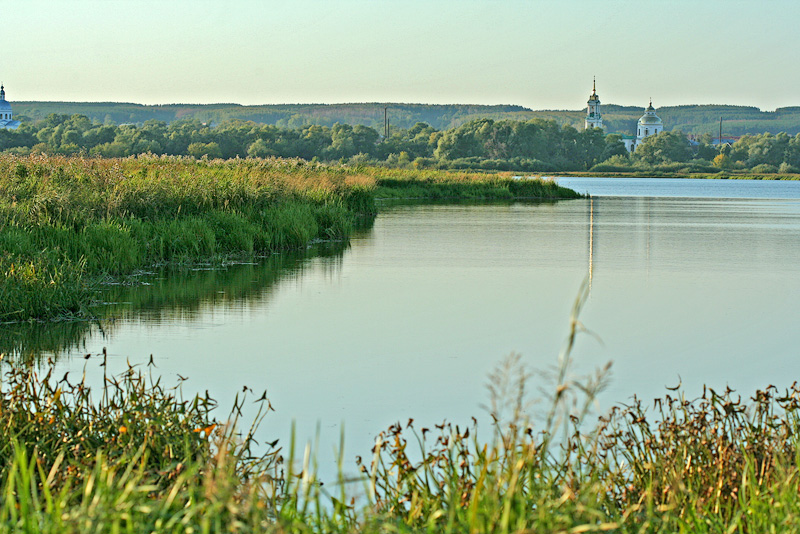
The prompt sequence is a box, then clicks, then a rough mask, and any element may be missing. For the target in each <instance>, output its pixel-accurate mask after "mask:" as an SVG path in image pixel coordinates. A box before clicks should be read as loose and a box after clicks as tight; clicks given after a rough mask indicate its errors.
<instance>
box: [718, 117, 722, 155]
mask: <svg viewBox="0 0 800 534" xmlns="http://www.w3.org/2000/svg"><path fill="white" fill-rule="evenodd" d="M719 148H722V117H720V118H719Z"/></svg>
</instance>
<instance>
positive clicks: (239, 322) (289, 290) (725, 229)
mask: <svg viewBox="0 0 800 534" xmlns="http://www.w3.org/2000/svg"><path fill="white" fill-rule="evenodd" d="M558 181H559V182H560V183H563V184H564V185H567V186H569V187H573V188H575V189H577V190H578V191H581V192H589V193H591V194H592V195H595V196H594V197H593V198H592V199H584V200H572V201H562V202H557V203H544V204H536V203H513V204H483V205H475V204H456V205H431V204H427V205H413V206H402V205H401V206H393V207H386V208H385V209H383V210H382V211H381V213H380V215H379V216H378V217H377V219H376V220H375V224H374V226H373V227H372V228H371V229H369V230H367V231H364V232H362V233H360V234H359V235H357V236H355V237H354V238H353V239H352V240H351V242H350V244H349V246H347V247H339V248H336V247H332V248H329V249H328V250H325V251H324V252H323V253H322V254H321V255H314V254H302V255H291V256H290V255H283V256H274V257H273V258H271V259H270V260H269V261H266V262H263V263H261V264H259V265H238V266H231V267H230V268H228V269H226V270H223V271H193V272H191V273H190V274H189V275H181V276H168V275H163V274H162V275H155V276H152V277H150V278H149V281H150V283H151V284H152V285H150V286H146V287H140V288H136V289H134V290H132V291H129V292H127V293H125V292H123V293H121V294H119V295H117V296H115V297H114V299H117V300H121V301H122V302H121V303H119V304H118V305H117V306H116V308H115V310H116V311H115V314H116V316H117V320H115V321H114V322H107V323H104V325H103V329H102V331H101V329H99V328H97V327H91V328H87V327H85V326H83V327H79V328H78V331H75V327H72V330H70V331H69V333H67V334H64V335H65V336H66V338H65V339H66V341H64V342H63V345H65V346H64V347H62V348H61V349H60V351H59V352H60V356H59V363H58V365H59V366H60V367H61V368H63V369H69V370H74V371H76V372H77V371H79V370H80V369H81V367H82V366H83V365H84V363H85V360H84V359H83V358H82V356H83V355H84V354H86V353H94V354H96V353H99V352H101V351H102V349H103V347H107V349H108V352H109V361H110V365H111V366H113V368H114V369H115V370H117V371H121V370H122V369H124V367H125V365H126V361H130V362H131V363H139V364H144V363H146V362H147V361H148V359H149V356H150V354H153V356H154V358H155V361H156V363H157V365H158V368H157V372H159V373H161V374H162V375H163V376H164V377H165V379H166V380H167V381H170V380H175V379H176V378H177V374H178V373H180V374H181V375H184V376H188V377H189V380H188V381H187V382H186V383H185V384H184V386H183V388H184V391H185V392H187V393H192V392H194V391H204V390H206V389H207V390H209V392H210V393H211V394H212V396H215V397H217V398H218V399H219V400H220V402H221V405H222V406H223V407H224V406H228V405H230V402H231V401H232V399H233V395H234V394H235V393H236V392H237V391H240V390H241V388H242V386H243V385H247V386H250V387H251V388H253V389H254V390H256V391H257V393H258V394H260V392H261V391H262V390H264V389H267V390H268V392H269V397H270V399H271V400H272V403H273V405H274V407H275V408H276V410H277V411H276V412H275V413H273V414H271V415H270V416H269V417H268V419H267V421H266V422H265V425H264V427H263V428H262V432H263V434H264V435H263V436H262V437H264V438H265V439H272V437H274V436H278V437H280V438H281V439H282V442H284V443H285V442H286V439H287V437H288V435H289V429H290V427H291V422H292V421H295V422H296V425H297V434H298V436H299V437H300V439H301V441H304V440H305V439H307V438H309V437H312V436H314V434H315V431H316V430H315V429H316V427H317V425H319V427H320V430H319V432H320V442H321V444H322V445H321V455H320V456H321V460H322V461H323V463H324V462H325V461H327V460H328V458H326V454H327V453H328V451H331V450H332V449H333V447H334V444H335V443H337V442H338V437H339V432H340V428H341V425H342V423H344V428H345V435H346V443H347V446H346V454H347V456H346V457H347V458H348V459H349V458H352V457H353V456H354V455H356V454H365V453H367V452H368V450H369V447H370V443H371V441H372V439H373V437H374V436H375V434H376V433H377V432H379V431H380V430H382V429H384V428H385V427H386V426H387V425H389V424H391V423H393V422H396V421H405V420H406V419H407V418H409V417H414V418H415V419H416V420H417V421H418V422H419V423H420V424H428V425H430V424H433V423H437V422H441V421H442V420H443V419H445V418H446V419H448V420H450V421H454V422H457V423H462V422H467V421H469V418H470V416H472V415H477V416H479V417H480V416H483V417H481V419H485V413H486V412H485V410H484V409H483V408H481V405H482V404H484V403H487V402H488V400H489V399H488V395H487V392H486V387H485V386H486V382H487V375H488V373H489V372H490V371H491V370H492V369H493V368H494V367H495V366H496V365H497V364H498V362H500V361H502V360H503V358H504V357H506V356H507V355H509V354H511V353H519V354H521V355H522V359H523V362H524V363H525V364H526V365H528V366H529V367H530V368H531V369H537V370H547V369H550V368H551V367H552V366H553V365H554V364H555V362H556V358H557V355H558V352H559V350H560V348H561V346H562V344H563V341H564V339H565V336H566V334H567V330H568V324H569V315H570V308H571V306H572V303H573V301H574V299H575V297H576V295H577V292H578V289H579V287H580V285H581V283H582V281H583V280H584V279H585V278H586V277H587V276H590V277H591V294H590V297H589V299H588V302H587V303H586V305H585V307H584V309H583V311H582V313H581V316H580V319H581V321H582V322H583V323H584V324H585V326H586V327H587V328H588V329H589V330H591V331H592V332H593V333H594V334H596V336H597V338H599V340H598V339H597V338H595V337H593V336H591V335H588V334H584V335H581V336H580V337H579V338H578V343H577V345H576V347H575V350H574V352H573V355H574V357H575V373H576V374H578V375H580V374H583V373H589V372H591V371H592V370H594V369H595V368H597V367H600V366H602V365H604V364H605V363H606V362H608V361H613V368H612V369H613V374H612V379H611V383H610V386H609V387H608V389H607V390H606V391H605V392H604V393H603V394H602V395H601V396H600V398H599V409H600V410H604V409H607V408H608V407H610V406H612V405H613V404H615V403H618V402H627V401H628V400H629V399H630V397H631V396H632V395H634V394H638V395H640V396H643V397H645V398H652V397H655V396H658V395H662V394H664V393H665V392H666V390H665V389H664V388H665V386H675V385H677V384H678V383H679V381H680V382H682V384H683V387H684V389H685V391H686V393H687V395H688V396H696V395H698V394H699V393H700V392H701V390H702V385H703V384H707V385H709V386H711V387H715V388H724V387H725V386H726V385H729V386H731V387H733V388H735V389H737V390H739V391H741V392H742V393H743V394H747V395H750V394H752V393H753V392H754V391H755V389H756V388H763V387H765V386H767V385H769V384H774V385H776V386H778V387H786V386H789V385H790V384H791V383H792V382H794V381H795V380H796V379H797V378H798V377H800V358H799V357H798V347H800V328H798V326H797V322H798V318H799V316H798V297H800V277H799V276H798V266H799V265H800V182H743V181H711V180H654V179H649V180H645V179H598V178H569V179H559V180H558ZM111 294H113V292H112V293H110V295H111ZM81 328H82V330H81ZM26 335H30V334H26ZM36 336H37V337H36V339H37V340H39V341H40V342H41V343H42V346H47V344H48V343H54V342H53V341H52V340H51V339H50V337H48V336H47V335H43V334H41V333H37V334H36ZM56 337H57V336H56ZM88 362H89V363H88V367H87V369H88V373H89V375H90V377H91V376H93V375H94V376H96V375H97V373H98V371H99V368H98V367H97V363H99V360H97V359H96V358H91V359H90V360H88ZM547 384H548V382H547V380H546V378H542V379H539V380H538V381H537V382H536V383H535V385H534V387H533V389H534V390H535V389H536V387H537V386H543V387H546V386H547ZM225 413H227V412H225ZM219 415H220V416H224V414H223V413H222V412H221V413H220V414H219ZM487 433H488V428H487Z"/></svg>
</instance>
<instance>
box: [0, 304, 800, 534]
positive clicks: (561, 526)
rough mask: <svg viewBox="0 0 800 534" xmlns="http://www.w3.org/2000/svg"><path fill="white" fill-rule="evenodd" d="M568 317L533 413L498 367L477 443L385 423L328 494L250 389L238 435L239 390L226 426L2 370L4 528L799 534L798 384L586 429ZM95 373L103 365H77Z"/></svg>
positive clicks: (153, 395) (455, 429)
mask: <svg viewBox="0 0 800 534" xmlns="http://www.w3.org/2000/svg"><path fill="white" fill-rule="evenodd" d="M586 296H587V293H586V292H584V293H583V296H582V298H581V299H580V300H579V301H578V302H577V303H576V309H579V307H580V305H581V303H582V302H583V301H584V300H585V297H586ZM576 316H577V314H573V320H572V328H571V332H570V335H569V337H568V341H567V343H566V347H565V350H564V352H563V353H562V354H561V356H560V358H559V366H558V372H557V378H556V383H555V384H554V387H553V389H552V394H551V396H550V398H549V402H546V403H544V404H541V405H540V406H543V408H542V410H541V412H540V413H538V414H536V413H534V414H531V413H530V411H529V405H528V403H527V402H526V401H527V395H526V388H527V387H528V386H529V381H528V374H527V372H526V370H525V369H524V368H523V367H522V366H521V364H520V360H519V358H518V357H511V358H509V359H508V360H506V362H504V363H503V364H502V365H500V366H499V367H498V368H497V370H496V371H495V372H494V373H493V374H492V376H491V377H490V401H491V402H490V403H489V404H490V415H491V417H492V420H493V421H494V424H493V425H492V426H491V428H490V429H489V432H488V435H487V436H485V437H484V436H481V434H480V432H479V431H480V430H481V429H479V428H478V424H477V422H476V421H475V420H474V419H473V421H472V423H468V424H467V425H464V426H461V425H455V424H452V423H448V422H443V423H442V424H441V425H436V426H435V427H433V428H419V429H417V428H416V427H414V423H413V420H411V419H410V420H408V422H407V423H405V424H400V423H397V424H395V425H392V426H391V427H390V428H389V429H388V430H387V431H385V432H382V433H380V434H379V435H378V437H377V439H376V443H375V447H374V448H373V449H372V451H364V453H363V457H357V458H356V466H357V467H358V468H359V469H360V472H361V476H360V478H359V479H357V480H355V481H353V480H349V481H348V480H345V479H344V477H343V476H342V475H340V480H339V481H338V482H339V483H338V484H330V483H326V484H325V485H323V484H322V483H321V481H319V480H318V479H317V477H316V475H315V468H314V466H315V460H314V458H313V456H312V454H311V452H310V448H309V447H306V449H305V452H304V454H302V456H297V457H295V455H294V452H295V447H294V444H293V443H292V444H289V445H288V448H287V449H283V448H282V445H285V444H279V443H277V442H272V443H267V444H264V445H259V444H258V443H257V442H256V441H255V437H256V436H259V437H260V435H261V432H259V429H258V425H259V423H260V422H261V421H262V420H263V417H264V416H265V415H267V414H268V412H269V410H270V409H271V406H270V404H269V401H268V400H267V399H266V395H263V396H261V397H260V398H259V399H258V400H257V401H256V404H257V406H258V407H259V408H258V412H257V414H256V415H255V417H254V419H253V423H252V424H250V425H243V424H242V421H240V420H239V416H238V415H239V414H240V413H241V409H242V408H243V407H244V406H245V404H246V403H247V404H250V403H251V401H250V400H248V398H247V397H248V396H254V395H252V392H251V391H249V390H248V389H247V388H245V389H244V390H243V392H242V394H241V395H242V396H237V398H236V400H235V402H234V406H233V409H232V410H231V412H230V414H229V415H228V416H227V418H226V419H224V420H222V421H220V420H218V419H216V418H215V417H214V415H213V414H214V411H215V408H216V406H215V403H214V401H213V400H212V399H210V398H208V397H207V396H199V395H198V396H195V397H193V398H190V399H188V400H184V399H183V398H182V396H181V394H180V387H176V388H167V387H165V386H164V385H162V384H161V381H160V380H154V379H153V378H150V377H149V375H148V372H147V370H146V369H136V368H133V367H129V368H128V370H127V371H126V372H124V373H123V374H122V375H120V376H116V377H111V376H105V377H104V381H103V387H102V388H101V389H100V391H99V392H98V393H97V394H95V393H94V392H93V391H92V389H91V388H90V387H89V386H88V385H87V384H86V382H85V381H84V380H79V381H77V382H75V383H74V382H70V380H69V374H65V375H64V376H63V377H61V378H60V379H58V377H57V376H54V374H53V371H52V369H50V370H49V371H45V374H44V376H40V375H38V374H37V373H36V372H35V371H34V370H32V369H31V368H25V367H23V368H19V369H12V370H10V371H8V372H7V373H6V375H5V376H4V378H3V380H2V385H1V386H0V532H280V533H288V532H298V533H323V532H332V533H335V532H342V533H345V532H347V533H350V532H364V533H367V532H369V533H371V532H381V533H387V532H408V533H416V532H474V533H483V532H494V533H511V532H563V533H573V534H579V533H583V532H608V531H610V532H625V533H628V532H629V533H634V532H637V533H639V532H654V533H656V532H658V533H660V532H664V533H667V532H670V533H672V532H708V533H718V532H798V531H800V521H798V519H800V470H799V469H798V451H799V450H800V449H798V423H800V386H798V385H797V384H795V385H794V386H792V388H790V389H788V390H786V391H783V392H779V391H777V390H776V388H774V387H772V386H770V387H768V388H767V389H765V390H763V391H758V392H756V394H755V395H754V396H753V397H752V398H751V399H750V400H749V401H743V400H742V399H741V397H739V396H737V395H735V394H734V393H733V392H732V391H730V390H726V391H723V392H719V393H718V392H716V391H714V390H711V389H704V390H703V392H702V395H701V396H700V397H698V398H695V399H693V400H689V399H686V398H685V397H684V395H683V393H681V392H676V393H672V394H670V395H666V396H665V397H663V398H660V399H656V400H655V401H654V402H653V404H652V405H649V404H648V405H646V404H645V403H642V402H641V401H639V400H634V401H633V402H632V403H631V404H630V405H628V406H622V407H617V408H615V409H614V410H613V411H612V412H611V413H609V414H608V415H607V416H605V417H601V418H600V419H599V420H597V422H594V423H593V422H591V421H590V420H589V418H588V417H587V413H588V408H589V406H590V405H591V403H592V401H593V399H594V398H595V396H596V394H597V393H598V392H599V391H601V390H602V388H603V387H604V385H605V383H606V370H605V369H603V370H600V371H598V372H597V374H596V375H594V376H592V377H589V378H587V379H584V380H579V381H575V380H573V379H571V378H570V368H571V354H570V351H571V347H572V345H573V343H574V340H575V336H576V332H577V331H578V330H579V329H580V326H579V323H578V322H577V320H576V319H574V317H576ZM101 360H102V361H101ZM98 364H99V365H101V366H103V368H104V369H105V367H104V366H105V364H106V360H105V356H104V355H103V356H100V355H95V356H90V357H89V359H88V360H87V363H86V365H98ZM85 375H86V373H84V376H85ZM223 423H225V424H223ZM268 439H269V438H267V439H266V440H265V441H268ZM362 458H363V459H362ZM339 462H340V465H339V472H340V473H342V472H345V471H348V470H349V468H347V467H345V460H344V459H343V458H341V457H340V459H339ZM346 482H349V484H346ZM353 482H356V484H353Z"/></svg>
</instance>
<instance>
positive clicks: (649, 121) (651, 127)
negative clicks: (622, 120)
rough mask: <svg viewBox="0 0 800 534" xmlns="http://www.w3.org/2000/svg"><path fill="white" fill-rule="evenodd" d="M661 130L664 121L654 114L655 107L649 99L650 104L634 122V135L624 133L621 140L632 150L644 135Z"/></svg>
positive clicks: (648, 135)
mask: <svg viewBox="0 0 800 534" xmlns="http://www.w3.org/2000/svg"><path fill="white" fill-rule="evenodd" d="M663 131H664V122H663V121H662V120H661V118H660V117H659V116H658V115H656V108H654V107H653V100H652V99H650V105H649V106H647V109H645V110H644V115H642V116H641V118H639V122H637V123H636V135H624V136H622V142H623V143H625V148H627V149H628V152H633V151H634V150H636V147H637V146H639V145H640V144H641V142H642V141H644V139H645V138H646V137H650V136H651V135H657V134H660V133H661V132H663Z"/></svg>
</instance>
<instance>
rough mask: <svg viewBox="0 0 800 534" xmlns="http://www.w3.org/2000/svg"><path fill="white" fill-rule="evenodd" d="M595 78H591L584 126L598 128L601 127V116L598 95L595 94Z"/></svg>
mask: <svg viewBox="0 0 800 534" xmlns="http://www.w3.org/2000/svg"><path fill="white" fill-rule="evenodd" d="M595 86H596V80H592V94H591V95H589V101H588V102H586V104H587V106H586V121H585V122H584V128H586V129H587V130H588V129H589V128H600V129H601V130H602V129H603V116H602V115H601V114H600V96H598V94H597V89H596V87H595Z"/></svg>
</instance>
